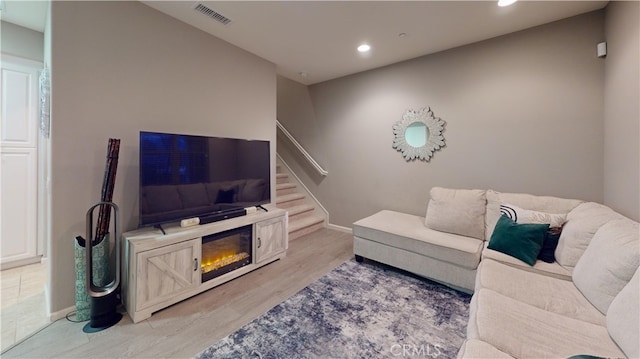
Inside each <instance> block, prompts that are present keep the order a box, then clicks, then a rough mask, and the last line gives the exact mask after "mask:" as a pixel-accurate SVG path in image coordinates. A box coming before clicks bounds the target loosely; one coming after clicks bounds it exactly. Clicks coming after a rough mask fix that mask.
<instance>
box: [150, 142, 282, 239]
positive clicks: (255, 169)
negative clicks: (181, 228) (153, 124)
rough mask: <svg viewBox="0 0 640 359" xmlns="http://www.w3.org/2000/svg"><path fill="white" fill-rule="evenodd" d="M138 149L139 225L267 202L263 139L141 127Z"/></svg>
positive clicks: (268, 191) (267, 175) (266, 152)
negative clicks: (182, 132)
mask: <svg viewBox="0 0 640 359" xmlns="http://www.w3.org/2000/svg"><path fill="white" fill-rule="evenodd" d="M139 149H140V191H139V194H140V198H139V200H140V201H139V207H140V217H139V218H140V220H139V226H140V227H143V226H151V225H162V224H165V223H169V222H177V221H180V220H182V219H187V218H193V217H203V216H211V215H214V216H215V215H217V214H224V213H225V212H229V213H231V212H233V211H235V212H236V213H237V212H238V210H241V209H243V208H246V207H252V206H257V205H262V204H265V203H269V202H270V201H271V185H270V183H271V170H270V169H271V165H270V151H269V141H264V140H245V139H237V138H222V137H208V136H194V135H184V134H172V133H159V132H145V131H141V132H140V146H139ZM221 217H224V216H221Z"/></svg>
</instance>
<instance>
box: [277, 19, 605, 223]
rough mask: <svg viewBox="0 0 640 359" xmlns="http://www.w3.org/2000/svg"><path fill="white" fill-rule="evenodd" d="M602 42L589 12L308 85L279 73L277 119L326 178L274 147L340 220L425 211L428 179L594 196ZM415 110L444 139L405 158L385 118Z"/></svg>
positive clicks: (599, 166) (598, 190)
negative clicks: (438, 122)
mask: <svg viewBox="0 0 640 359" xmlns="http://www.w3.org/2000/svg"><path fill="white" fill-rule="evenodd" d="M603 40H604V12H603V11H598V12H593V13H588V14H585V15H581V16H577V17H573V18H570V19H565V20H562V21H558V22H554V23H550V24H547V25H543V26H539V27H536V28H532V29H529V30H525V31H521V32H517V33H513V34H509V35H506V36H502V37H498V38H494V39H490V40H487V41H483V42H480V43H476V44H472V45H468V46H464V47H459V48H456V49H452V50H449V51H445V52H441V53H437V54H433V55H429V56H425V57H421V58H418V59H414V60H411V61H407V62H403V63H398V64H394V65H391V66H388V67H385V68H381V69H377V70H372V71H368V72H364V73H360V74H356V75H352V76H349V77H344V78H341V79H336V80H332V81H328V82H325V83H320V84H317V85H313V86H310V87H309V88H306V87H304V86H301V85H298V84H296V83H293V82H292V81H290V80H286V79H279V81H278V118H279V120H280V121H281V122H282V123H283V124H284V125H285V127H287V128H288V129H290V132H292V134H293V135H294V136H295V137H296V138H297V139H298V141H300V142H301V143H302V144H303V145H304V146H305V147H307V149H308V150H309V152H310V153H311V154H312V155H313V156H316V157H317V158H318V162H319V163H320V164H321V165H323V166H324V167H325V168H326V169H327V170H328V171H329V175H328V176H327V177H326V178H324V179H323V178H320V177H319V176H317V175H315V174H313V173H312V172H311V171H310V170H308V168H307V167H308V166H306V165H304V164H299V163H298V162H297V161H296V159H297V158H298V157H299V156H297V155H296V154H295V153H292V152H290V151H289V150H288V146H286V145H284V144H283V145H280V142H279V148H278V152H279V153H281V154H282V155H283V157H284V158H285V160H286V161H287V162H288V163H290V164H291V165H292V167H293V168H294V170H296V172H297V174H299V175H300V177H301V178H302V180H303V181H304V182H305V183H306V184H307V185H308V186H309V188H310V189H311V190H312V192H314V194H315V195H316V196H317V197H318V198H319V200H320V201H321V202H322V203H323V204H324V206H325V207H326V208H327V209H328V211H329V213H330V216H331V217H330V222H331V223H333V224H337V225H342V226H350V225H351V223H353V222H354V221H356V220H358V219H359V218H362V217H364V216H367V215H370V214H372V213H374V212H376V211H378V210H381V209H392V210H399V211H403V212H407V213H413V214H417V215H424V213H425V211H426V206H427V201H428V198H429V189H430V188H431V187H433V186H446V187H454V188H493V189H496V190H499V191H505V192H506V191H509V192H528V193H533V194H538V195H555V196H561V197H567V198H579V199H583V200H590V201H599V202H602V200H603V181H604V179H603V151H602V148H603V141H604V138H603V134H602V127H603V126H602V118H603V111H604V110H603V96H604V94H603V88H604V60H603V59H600V58H597V57H596V53H595V47H596V44H597V43H598V42H600V41H603ZM425 106H430V107H431V109H432V110H433V111H434V112H435V115H436V116H437V117H441V118H442V119H443V120H445V121H446V122H447V125H446V128H445V131H444V137H445V139H446V147H445V148H444V149H442V150H441V151H438V152H436V153H435V155H434V157H433V158H432V159H431V162H429V163H426V162H422V161H414V162H406V161H405V160H404V159H403V157H402V155H401V154H400V153H399V152H397V151H396V150H394V149H393V148H392V147H391V145H392V141H393V133H392V125H393V124H394V123H395V122H396V121H398V120H400V119H401V116H402V114H403V113H404V112H405V111H406V110H408V109H419V108H421V107H425ZM281 149H282V151H281Z"/></svg>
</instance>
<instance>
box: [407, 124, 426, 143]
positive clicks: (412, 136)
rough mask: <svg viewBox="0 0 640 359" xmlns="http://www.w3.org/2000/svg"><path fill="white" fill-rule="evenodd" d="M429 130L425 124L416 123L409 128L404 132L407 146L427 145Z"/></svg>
mask: <svg viewBox="0 0 640 359" xmlns="http://www.w3.org/2000/svg"><path fill="white" fill-rule="evenodd" d="M428 137H429V129H428V128H427V125H426V124H424V123H423V122H414V123H412V124H410V125H409V126H407V129H406V131H404V138H405V141H407V144H408V145H409V146H412V147H422V146H424V145H426V144H427V138H428Z"/></svg>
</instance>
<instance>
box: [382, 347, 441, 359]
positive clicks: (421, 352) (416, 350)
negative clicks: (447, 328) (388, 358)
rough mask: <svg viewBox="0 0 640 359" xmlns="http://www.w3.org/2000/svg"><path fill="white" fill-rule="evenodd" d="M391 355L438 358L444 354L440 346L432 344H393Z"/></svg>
mask: <svg viewBox="0 0 640 359" xmlns="http://www.w3.org/2000/svg"><path fill="white" fill-rule="evenodd" d="M390 351H391V355H393V356H395V357H409V358H437V357H439V356H440V355H441V354H442V351H441V350H440V347H439V346H437V345H432V344H393V345H392V346H391V349H390Z"/></svg>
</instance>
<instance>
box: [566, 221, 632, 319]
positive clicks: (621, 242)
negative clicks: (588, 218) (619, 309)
mask: <svg viewBox="0 0 640 359" xmlns="http://www.w3.org/2000/svg"><path fill="white" fill-rule="evenodd" d="M639 229H640V228H639V226H638V223H637V222H634V221H632V220H630V219H616V220H612V221H609V222H607V223H606V224H604V225H603V226H602V227H600V229H598V231H597V232H596V234H595V235H594V236H593V238H592V239H591V243H590V244H589V246H588V247H587V250H586V251H585V252H584V254H583V255H582V257H580V260H579V261H578V264H576V267H575V268H574V270H573V275H572V278H573V283H574V284H575V286H576V287H577V288H578V289H579V290H580V292H582V294H583V295H584V296H585V297H586V298H587V299H588V300H589V302H591V304H593V305H594V306H595V307H596V308H598V310H599V311H600V312H602V313H603V314H606V313H607V310H608V309H609V305H611V301H613V298H615V297H616V296H617V295H618V293H620V291H621V290H622V288H623V287H624V286H625V285H627V283H628V282H629V281H630V280H631V277H632V276H633V274H634V273H635V272H636V270H637V269H638V266H640V237H639V236H638V234H639V233H640V231H639Z"/></svg>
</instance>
